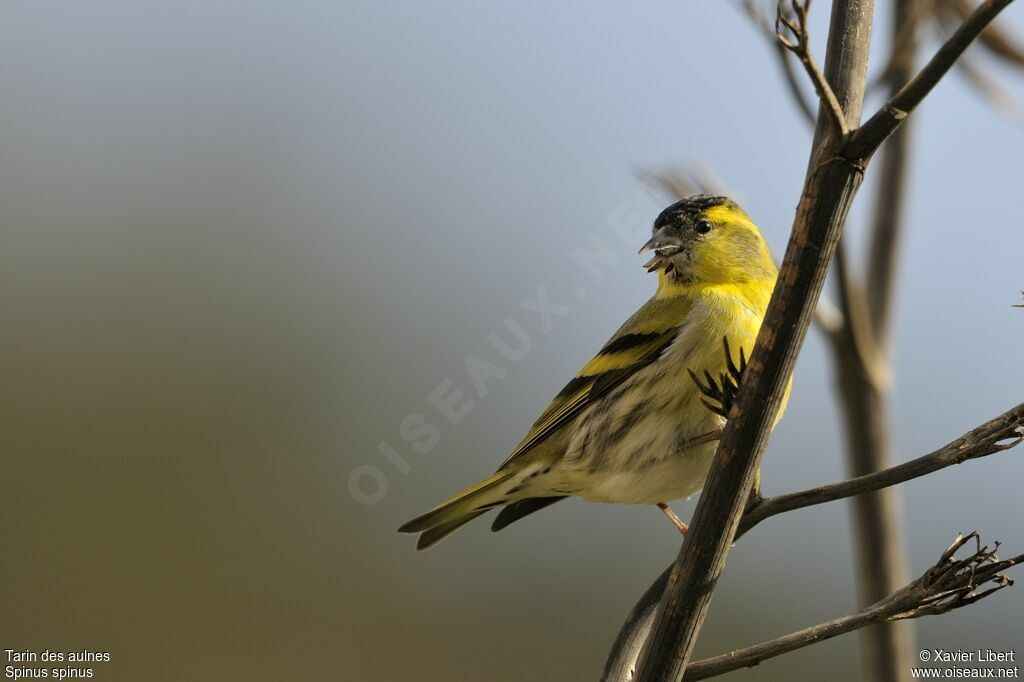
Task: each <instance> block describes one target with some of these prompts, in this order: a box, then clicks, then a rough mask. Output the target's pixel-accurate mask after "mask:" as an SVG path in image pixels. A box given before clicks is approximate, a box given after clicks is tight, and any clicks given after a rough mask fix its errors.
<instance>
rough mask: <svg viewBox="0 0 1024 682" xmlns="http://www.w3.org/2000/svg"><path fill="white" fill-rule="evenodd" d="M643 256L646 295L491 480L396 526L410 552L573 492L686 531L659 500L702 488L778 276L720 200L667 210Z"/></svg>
mask: <svg viewBox="0 0 1024 682" xmlns="http://www.w3.org/2000/svg"><path fill="white" fill-rule="evenodd" d="M645 251H654V253H655V256H654V258H652V259H651V260H650V261H649V262H648V263H647V264H646V267H647V269H648V271H649V272H650V271H654V270H657V271H658V290H657V292H656V293H655V294H654V296H653V297H652V298H651V299H650V300H649V301H647V303H645V304H644V305H643V306H642V307H641V308H640V309H639V310H638V311H637V312H636V313H635V314H634V315H633V316H632V317H630V318H629V319H628V320H626V323H625V324H623V325H622V327H620V328H619V330H618V331H617V332H615V334H614V336H612V338H611V339H610V340H609V341H608V343H606V344H605V345H604V347H602V348H601V350H599V351H598V353H597V355H596V356H595V357H594V359H593V360H591V361H590V362H589V363H587V365H586V366H585V367H584V368H583V369H582V370H580V371H579V373H578V374H577V375H576V376H575V377H574V378H573V379H572V381H570V382H569V383H568V384H566V386H565V388H563V389H562V390H561V391H560V392H559V394H558V395H557V396H555V399H554V400H553V401H552V402H551V404H550V405H548V407H547V409H546V410H544V412H543V413H542V414H541V415H540V417H539V418H538V419H537V421H536V423H534V425H533V428H531V429H530V432H529V433H528V434H526V437H525V438H524V439H523V441H522V442H521V443H520V444H519V445H518V447H516V449H515V450H514V451H513V452H512V454H511V455H509V457H508V459H506V460H505V462H504V463H503V464H502V465H501V466H500V467H499V468H498V471H497V473H495V474H494V475H493V476H491V477H490V478H488V479H486V480H484V481H481V482H480V483H478V484H477V485H475V486H473V487H472V488H469V489H467V490H464V491H463V492H461V493H459V494H458V495H456V496H455V497H453V498H452V499H450V500H448V501H447V502H444V503H443V504H441V505H439V506H438V507H436V508H434V509H432V510H431V511H429V512H427V513H426V514H423V515H422V516H419V517H417V518H415V519H413V520H412V521H409V522H408V523H406V524H405V525H403V526H402V527H401V528H399V529H398V530H399V532H402V533H421V535H420V537H419V541H418V542H417V545H416V546H417V549H424V548H426V547H430V546H431V545H433V544H435V543H436V542H438V541H440V540H441V539H442V538H444V537H445V536H447V535H448V534H449V533H451V532H453V531H455V530H456V529H458V528H459V527H460V526H462V525H463V524H465V523H468V522H469V521H472V520H473V519H475V518H476V517H477V516H480V515H481V514H483V513H484V512H486V511H488V510H490V509H494V508H496V507H504V508H503V509H502V510H501V512H500V513H499V514H498V516H497V518H496V519H495V520H494V523H493V525H492V526H491V530H493V531H498V530H501V529H502V528H505V527H506V526H508V525H509V524H510V523H512V522H514V521H516V520H518V519H520V518H522V517H524V516H526V515H527V514H531V513H533V512H535V511H537V510H539V509H543V508H544V507H547V506H548V505H550V504H553V503H554V502H557V501H559V500H562V499H564V498H566V497H568V496H572V495H575V496H577V497H581V498H583V499H584V500H589V501H592V502H616V503H620V504H656V505H658V507H660V508H661V509H662V511H664V512H665V513H666V514H667V515H668V516H669V518H670V519H671V520H672V521H673V523H675V524H676V526H677V527H678V528H679V529H680V531H681V532H686V525H685V524H683V523H682V521H680V520H679V519H678V518H677V517H676V516H675V514H673V513H672V511H671V509H669V508H668V506H667V505H666V504H665V503H666V502H668V501H671V500H678V499H681V498H685V497H689V496H691V495H693V494H694V493H696V492H698V491H700V489H701V488H702V487H703V486H704V480H705V479H706V478H707V474H708V468H709V467H710V465H711V460H712V458H713V456H714V453H715V448H716V443H717V440H718V438H719V437H720V435H721V431H722V427H723V426H724V424H725V417H724V416H723V415H724V413H725V411H726V410H725V409H724V408H723V406H726V405H727V403H728V400H729V399H730V398H731V395H732V392H733V391H732V390H729V389H730V387H731V388H732V389H734V388H735V384H734V383H733V382H732V381H731V380H735V381H738V379H739V375H740V373H741V372H742V367H743V365H744V362H743V359H742V358H743V352H744V349H751V348H752V347H753V345H754V341H755V340H756V338H757V332H758V330H759V329H760V327H761V322H762V320H763V319H764V314H765V309H766V308H767V306H768V299H769V298H770V297H771V294H772V290H773V289H774V288H775V279H776V275H777V270H776V268H775V263H774V261H773V260H772V256H771V253H770V252H769V251H768V246H767V245H766V244H765V242H764V239H763V238H762V236H761V233H760V232H759V231H758V229H757V226H756V225H755V224H754V222H753V221H752V220H751V219H750V217H749V216H747V214H746V213H744V211H743V210H742V209H741V208H740V207H739V206H738V205H736V203H735V202H733V201H731V200H730V199H728V198H726V197H721V196H711V195H705V194H701V195H696V196H691V197H688V198H686V199H684V200H682V201H679V202H677V203H675V204H672V205H671V206H669V207H668V208H666V209H665V210H664V211H662V213H661V214H660V215H659V216H658V218H657V219H656V220H655V222H654V236H653V237H652V238H651V240H650V241H648V242H647V243H646V244H644V246H643V248H641V249H640V253H644V252H645ZM723 339H724V340H725V353H723V352H722V350H723ZM730 345H731V346H732V347H733V348H738V349H739V350H740V357H741V360H740V367H736V365H735V363H733V360H732V358H731V357H730V356H729V350H728V349H729V346H730ZM699 374H703V375H704V376H705V377H706V378H707V383H708V385H704V386H701V385H700V382H699V381H698V380H697V379H696V375H699ZM713 377H721V380H722V384H723V385H722V387H721V388H719V387H718V386H717V384H716V383H715V380H714V378H713ZM705 395H706V396H709V397H712V398H713V399H716V400H718V401H719V402H720V403H721V405H722V406H720V407H717V408H716V407H715V406H713V405H709V404H708V403H707V402H706V401H705V400H704V397H703V396H705ZM788 395H789V394H788V389H787V393H786V398H788ZM709 407H711V409H708V408H709ZM783 408H785V402H784V403H783ZM781 415H782V410H780V411H779V416H780V417H781ZM776 421H777V420H776Z"/></svg>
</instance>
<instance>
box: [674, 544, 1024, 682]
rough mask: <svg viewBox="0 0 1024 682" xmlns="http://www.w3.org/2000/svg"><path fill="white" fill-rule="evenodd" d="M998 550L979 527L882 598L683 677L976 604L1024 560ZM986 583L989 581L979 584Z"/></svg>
mask: <svg viewBox="0 0 1024 682" xmlns="http://www.w3.org/2000/svg"><path fill="white" fill-rule="evenodd" d="M972 539H973V540H974V541H975V543H976V545H975V551H974V553H973V554H971V555H970V556H968V557H966V558H964V559H956V558H954V555H955V554H956V552H957V551H959V550H960V548H961V547H963V546H964V545H965V544H967V543H968V542H969V541H970V540H972ZM997 549H999V543H998V542H997V543H995V546H994V547H993V548H992V550H991V551H989V549H988V546H984V547H982V546H981V538H980V537H979V536H978V534H977V533H976V532H974V533H970V534H968V535H966V536H962V535H958V536H957V537H956V539H955V540H954V541H953V544H952V545H950V546H949V548H948V549H947V550H946V551H945V552H943V553H942V555H941V556H940V557H939V560H938V561H937V562H936V563H935V565H934V566H932V567H931V568H929V569H928V570H927V571H925V573H924V575H922V576H921V577H920V578H918V579H917V580H915V581H913V582H912V583H910V584H909V585H906V586H905V587H903V588H902V589H900V590H897V591H896V592H894V593H892V594H890V595H889V596H888V597H886V598H884V599H882V600H881V601H878V602H876V603H875V604H872V605H871V606H869V607H867V608H865V609H862V610H861V611H858V612H856V613H853V614H850V615H848V616H843V617H842V618H837V619H835V620H831V621H828V622H827V623H821V624H819V625H815V626H812V627H809V628H806V629H804V630H800V631H798V632H793V633H791V634H788V635H784V636H782V637H779V638H777V639H773V640H771V641H768V642H763V643H761V644H757V645H755V646H752V647H748V648H746V649H740V650H738V651H732V652H730V653H728V654H723V655H721V656H715V657H714V658H707V659H704V660H702V661H697V662H696V663H693V664H692V665H690V667H689V668H687V670H686V674H685V675H684V677H683V679H684V680H686V681H687V682H690V681H691V680H704V679H707V678H709V677H715V676H716V675H722V674H725V673H728V672H732V671H734V670H738V669H740V668H749V667H751V666H754V665H757V664H758V663H760V662H761V661H765V660H768V659H769V658H773V657H775V656H779V655H781V654H785V653H788V652H790V651H794V650H796V649H799V648H801V647H805V646H809V645H811V644H817V643H818V642H821V641H823V640H826V639H831V638H832V637H836V636H838V635H842V634H845V633H847V632H852V631H853V630H857V629H859V628H862V627H865V626H868V625H873V624H876V623H886V622H892V621H896V620H902V619H907V618H920V617H922V616H932V615H937V614H941V613H948V612H949V611H952V610H954V609H959V608H961V607H964V606H967V605H969V604H974V603H975V602H977V601H980V600H981V599H984V598H985V597H987V596H989V595H991V594H993V593H995V592H998V591H999V590H1001V589H1003V588H1004V587H1009V586H1011V585H1013V581H1012V580H1010V579H1009V578H1008V577H1007V576H1005V575H1003V574H1002V571H1005V570H1006V569H1008V568H1010V567H1011V566H1015V565H1017V564H1020V563H1021V562H1022V561H1024V554H1020V555H1018V556H1015V557H1013V558H1011V559H1002V560H1000V559H999V558H998V557H997V556H996V550H997ZM986 585H991V586H989V587H987V588H986V589H981V588H983V587H985V586H986Z"/></svg>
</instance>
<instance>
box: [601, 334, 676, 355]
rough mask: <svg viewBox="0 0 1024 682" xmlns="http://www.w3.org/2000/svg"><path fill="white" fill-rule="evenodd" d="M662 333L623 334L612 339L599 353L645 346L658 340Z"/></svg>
mask: <svg viewBox="0 0 1024 682" xmlns="http://www.w3.org/2000/svg"><path fill="white" fill-rule="evenodd" d="M661 335H662V333H659V332H641V333H639V334H623V335H622V336H620V337H619V338H617V339H612V340H611V341H609V342H608V343H607V344H605V347H604V348H602V349H601V350H600V351H599V352H598V355H609V354H611V353H621V352H622V351H624V350H629V349H630V348H636V347H637V346H645V345H647V344H649V343H651V342H652V341H656V340H657V339H658V337H659V336H661Z"/></svg>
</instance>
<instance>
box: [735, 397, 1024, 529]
mask: <svg viewBox="0 0 1024 682" xmlns="http://www.w3.org/2000/svg"><path fill="white" fill-rule="evenodd" d="M1022 440H1024V403H1021V404H1020V405H1017V406H1016V407H1013V408H1011V409H1009V410H1007V411H1006V412H1004V413H1003V414H1001V415H999V416H998V417H996V418H995V419H990V420H989V421H987V422H985V423H984V424H982V425H981V426H978V427H977V428H974V429H971V430H970V431H968V432H967V433H965V434H964V435H962V436H960V437H959V438H957V439H956V440H954V441H952V442H950V443H947V444H946V445H943V446H942V447H941V448H939V449H938V450H935V451H933V452H930V453H928V454H927V455H922V456H921V457H918V458H917V459H912V460H910V461H909V462H904V463H903V464H897V465H896V466H894V467H889V468H888V469H883V470H881V471H877V472H875V473H872V474H867V475H865V476H858V477H856V478H851V479H849V480H846V481H842V482H840V483H831V484H828V485H823V486H819V487H817V488H810V489H808V490H801V491H799V492H795V493H788V494H785V495H777V496H775V497H767V498H764V499H762V500H758V501H755V502H754V503H753V504H751V505H750V506H749V507H748V508H747V511H746V513H744V515H743V520H742V521H740V526H739V529H738V531H737V533H736V537H737V538H738V537H740V536H741V535H743V534H744V533H746V532H747V531H748V530H750V529H751V528H753V527H754V526H756V525H757V524H759V523H761V522H762V521H764V520H765V519H767V518H770V517H772V516H776V515H778V514H782V513H785V512H789V511H794V510H796V509H803V508H804V507H812V506H814V505H817V504H824V503H826V502H833V501H835V500H841V499H844V498H847V497H854V496H856V495H863V494H865V493H870V492H873V491H875V490H881V489H882V488H888V487H890V486H894V485H899V484H900V483H906V482H907V481H910V480H913V479H915V478H920V477H922V476H927V475H928V474H932V473H935V472H936V471H939V470H940V469H945V468H946V467H949V466H953V465H954V464H960V463H961V462H966V461H968V460H971V459H978V458H980V457H986V456H988V455H993V454H995V453H997V452H1002V451H1003V450H1009V449H1010V448H1012V447H1014V446H1016V445H1019V444H1020V443H1021V441H1022Z"/></svg>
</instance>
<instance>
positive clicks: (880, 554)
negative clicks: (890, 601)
mask: <svg viewBox="0 0 1024 682" xmlns="http://www.w3.org/2000/svg"><path fill="white" fill-rule="evenodd" d="M892 4H893V24H892V34H891V40H890V44H891V48H890V49H891V53H892V59H891V61H890V63H889V68H888V69H887V71H886V74H885V75H886V79H887V83H888V93H887V97H891V96H894V95H895V94H896V93H897V92H899V89H900V88H901V87H902V86H903V85H904V84H905V83H906V82H908V81H909V80H910V79H911V78H912V77H913V75H914V66H915V56H916V51H917V40H916V38H917V35H916V34H917V31H916V24H917V19H918V14H919V12H918V11H917V10H918V7H917V4H918V0H893V3H892ZM908 124H909V122H904V124H903V125H902V126H901V127H900V128H899V129H897V130H896V131H895V132H894V133H893V135H892V136H891V137H889V138H888V139H887V140H886V141H885V143H884V146H883V148H882V156H881V159H880V164H881V170H880V173H879V176H878V185H877V187H878V189H877V193H876V195H875V208H874V216H873V226H872V234H871V242H870V246H869V251H868V265H867V268H866V270H867V273H868V274H867V279H866V280H865V281H864V282H863V283H862V284H861V285H860V286H857V285H855V284H854V283H853V282H852V277H851V274H850V273H849V272H848V271H847V265H848V263H847V259H846V257H845V255H844V254H843V253H842V246H840V249H841V250H840V257H839V259H838V263H837V269H838V271H839V272H838V275H839V277H838V281H839V288H840V295H839V299H840V306H841V308H842V310H843V314H844V319H845V320H846V325H845V328H844V329H843V330H842V332H841V333H839V334H837V335H835V336H834V337H833V338H834V340H835V343H834V344H833V347H832V349H833V351H834V355H835V362H836V369H837V374H838V383H839V386H838V392H839V399H840V403H841V405H842V412H843V422H844V431H845V433H846V452H847V461H848V462H849V472H850V475H851V476H863V475H866V474H870V473H873V472H875V471H880V470H882V469H884V468H886V467H888V466H890V464H891V460H892V456H891V454H890V451H889V444H890V433H889V423H888V417H887V405H888V385H889V366H888V362H887V358H886V356H887V353H888V350H889V320H890V316H891V309H892V292H893V276H894V272H895V268H896V262H897V253H898V246H899V236H900V223H901V219H902V214H903V207H904V203H905V202H904V198H905V194H906V186H907V180H906V178H907V156H908V146H909V139H910V138H909V137H908V135H909V127H908ZM852 505H853V527H854V544H855V551H854V554H855V556H856V558H857V586H858V593H859V600H860V603H861V605H868V604H873V603H875V602H877V601H878V600H880V599H882V598H883V597H884V596H885V595H887V594H890V593H891V592H893V591H894V590H896V589H897V588H898V587H899V586H900V585H902V584H903V583H904V582H906V548H905V546H904V543H903V540H902V535H903V531H902V523H901V518H902V514H901V510H900V502H899V497H898V493H897V491H895V490H893V489H885V490H879V491H878V492H874V493H871V494H869V495H861V496H859V497H856V498H854V499H853V500H852ZM860 636H861V643H862V648H861V653H862V664H861V665H862V676H863V678H864V679H866V680H879V681H882V682H894V681H895V680H900V679H903V678H905V677H906V675H907V674H908V671H909V670H910V666H911V665H912V663H911V660H912V659H911V638H912V633H911V625H910V623H908V622H905V621H890V622H886V623H880V624H878V625H874V626H872V627H869V628H866V629H864V630H862V631H861V635H860Z"/></svg>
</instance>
